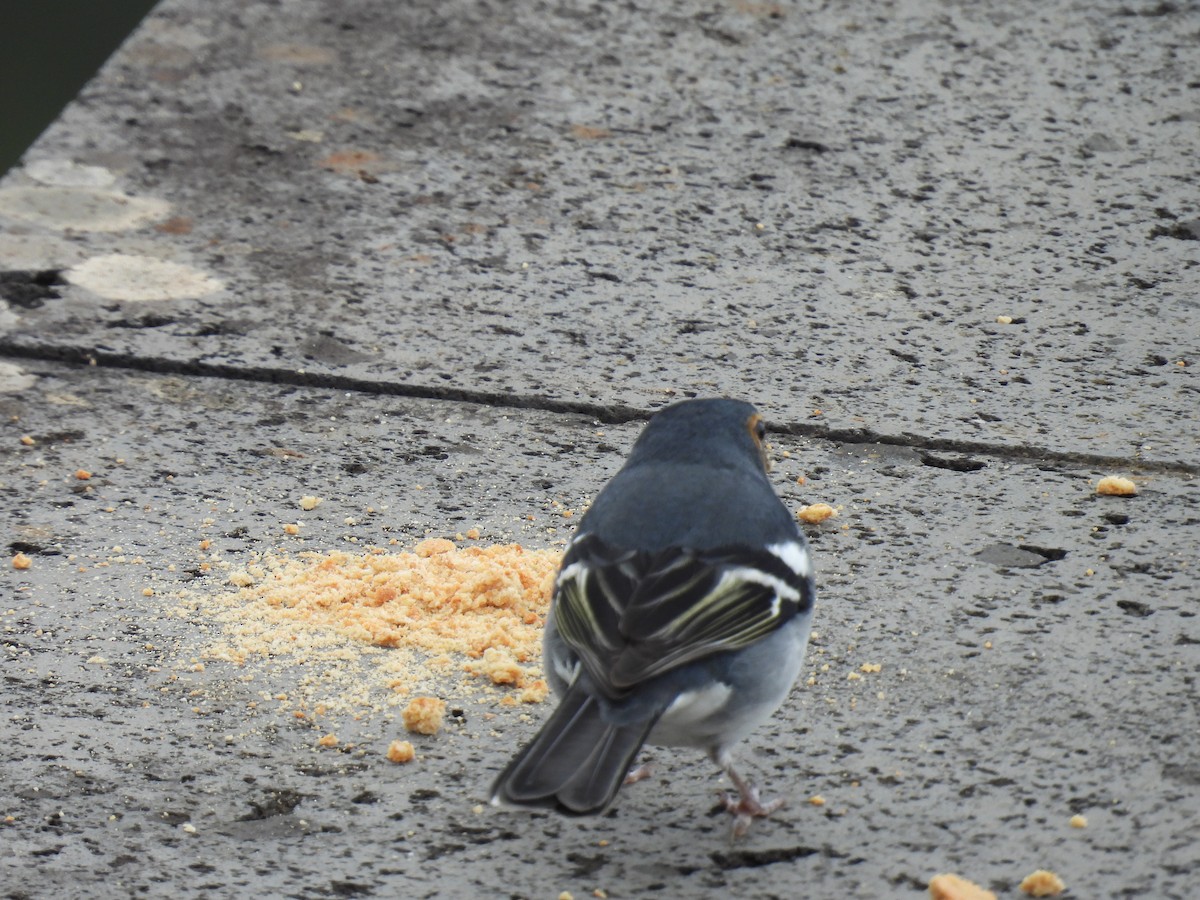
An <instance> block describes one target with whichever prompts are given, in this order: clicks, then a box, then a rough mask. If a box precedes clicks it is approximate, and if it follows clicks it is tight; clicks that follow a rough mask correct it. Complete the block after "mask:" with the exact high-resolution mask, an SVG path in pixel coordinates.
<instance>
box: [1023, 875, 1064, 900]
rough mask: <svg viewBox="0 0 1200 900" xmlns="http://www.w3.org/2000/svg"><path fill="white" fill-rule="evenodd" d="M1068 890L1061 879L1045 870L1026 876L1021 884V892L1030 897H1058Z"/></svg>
mask: <svg viewBox="0 0 1200 900" xmlns="http://www.w3.org/2000/svg"><path fill="white" fill-rule="evenodd" d="M1066 889H1067V886H1066V885H1065V884H1063V880H1062V879H1061V878H1059V877H1058V876H1057V875H1055V874H1054V873H1053V872H1047V871H1046V870H1045V869H1038V870H1037V871H1036V872H1034V873H1032V874H1030V875H1026V876H1025V880H1024V881H1022V882H1021V890H1022V891H1024V892H1025V893H1026V894H1028V895H1029V896H1030V897H1057V896H1058V895H1059V894H1061V893H1062V892H1063V891H1065V890H1066Z"/></svg>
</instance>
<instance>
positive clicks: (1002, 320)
mask: <svg viewBox="0 0 1200 900" xmlns="http://www.w3.org/2000/svg"><path fill="white" fill-rule="evenodd" d="M1012 323H1013V317H1012V316H996V324H997V325H1011V324H1012Z"/></svg>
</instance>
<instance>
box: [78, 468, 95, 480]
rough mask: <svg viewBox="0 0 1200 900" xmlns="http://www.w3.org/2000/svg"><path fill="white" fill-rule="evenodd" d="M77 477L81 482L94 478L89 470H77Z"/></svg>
mask: <svg viewBox="0 0 1200 900" xmlns="http://www.w3.org/2000/svg"><path fill="white" fill-rule="evenodd" d="M75 477H76V478H78V479H79V480H80V481H87V480H88V479H89V478H91V477H92V473H91V472H89V471H88V470H87V469H76V470H75Z"/></svg>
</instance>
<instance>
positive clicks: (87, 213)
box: [0, 186, 171, 231]
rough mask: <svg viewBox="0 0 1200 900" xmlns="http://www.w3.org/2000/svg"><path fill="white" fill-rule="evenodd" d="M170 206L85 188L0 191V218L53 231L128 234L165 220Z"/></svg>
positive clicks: (157, 201) (25, 188) (145, 198)
mask: <svg viewBox="0 0 1200 900" xmlns="http://www.w3.org/2000/svg"><path fill="white" fill-rule="evenodd" d="M170 212H171V204H169V203H167V201H165V200H159V199H158V198H156V197H130V196H128V195H127V194H122V193H120V192H118V191H104V190H99V189H96V188H86V187H55V186H46V187H18V188H11V189H9V190H6V191H0V216H7V217H8V218H11V219H17V220H18V221H21V222H27V223H29V224H32V225H39V226H41V227H43V228H52V229H55V230H56V231H129V230H131V229H134V228H140V227H141V226H143V225H147V224H149V223H150V222H158V221H161V220H162V219H165V218H166V217H167V215H168V214H169V213H170Z"/></svg>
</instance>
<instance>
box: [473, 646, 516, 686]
mask: <svg viewBox="0 0 1200 900" xmlns="http://www.w3.org/2000/svg"><path fill="white" fill-rule="evenodd" d="M464 668H465V669H466V670H467V671H468V672H469V673H470V674H472V675H482V676H485V677H487V678H490V679H491V680H492V684H514V685H518V686H521V685H523V684H524V683H525V670H524V669H523V668H521V666H519V665H518V664H517V661H516V660H515V659H513V658H512V654H510V653H509V652H508V651H507V650H500V649H498V648H496V647H488V648H487V649H486V650H484V651H483V659H481V660H480V661H478V662H472V663H467V664H466V666H465V667H464Z"/></svg>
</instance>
